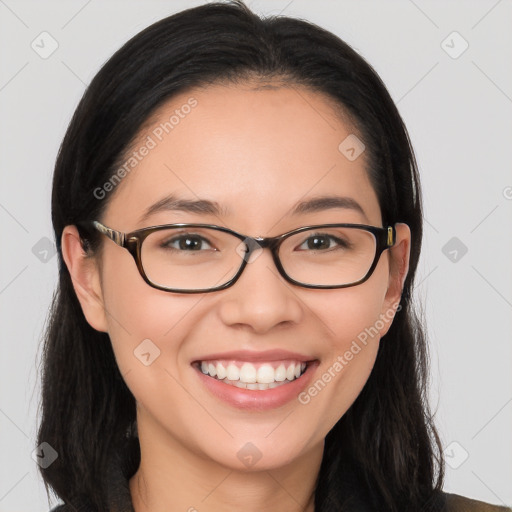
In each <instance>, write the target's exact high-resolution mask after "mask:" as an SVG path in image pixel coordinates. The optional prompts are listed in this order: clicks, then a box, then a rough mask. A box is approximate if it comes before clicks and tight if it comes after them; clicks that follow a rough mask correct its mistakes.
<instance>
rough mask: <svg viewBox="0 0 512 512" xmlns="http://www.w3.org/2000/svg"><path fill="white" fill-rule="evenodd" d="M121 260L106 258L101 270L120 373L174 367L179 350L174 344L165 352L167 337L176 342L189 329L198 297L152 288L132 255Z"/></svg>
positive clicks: (111, 333)
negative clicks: (141, 274) (141, 273)
mask: <svg viewBox="0 0 512 512" xmlns="http://www.w3.org/2000/svg"><path fill="white" fill-rule="evenodd" d="M109 256H110V255H109ZM122 256H123V257H118V258H114V257H109V258H106V260H107V261H108V264H107V265H106V266H105V267H104V270H103V299H104V304H105V311H106V316H107V322H108V328H109V331H108V334H109V336H110V339H111V341H112V346H113V350H114V353H115V356H116V360H117V363H118V365H119V367H120V370H121V372H122V374H123V375H125V374H126V373H127V372H129V371H131V370H136V371H137V372H139V371H141V370H142V368H145V367H146V363H148V364H147V366H149V365H151V366H152V367H156V366H164V365H165V366H167V365H171V366H174V365H175V364H176V358H177V352H178V350H179V346H175V344H173V350H169V348H168V347H169V339H173V338H174V339H180V338H181V333H182V332H183V331H184V330H186V329H187V328H190V326H189V325H188V323H189V322H190V320H191V316H192V315H190V314H189V313H190V311H191V310H192V309H193V308H194V306H195V305H196V303H197V302H198V301H199V300H200V297H198V296H194V295H176V294H172V293H167V292H164V291H160V290H157V289H155V288H152V287H151V286H149V285H148V284H147V283H146V282H145V281H144V280H143V279H142V277H141V276H140V274H139V272H138V270H137V267H136V265H135V262H134V261H133V259H132V258H131V256H130V255H129V254H126V257H124V255H122ZM153 361H154V363H155V364H154V366H153ZM141 367H142V368H141Z"/></svg>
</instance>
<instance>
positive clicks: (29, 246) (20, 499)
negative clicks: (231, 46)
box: [0, 0, 512, 512]
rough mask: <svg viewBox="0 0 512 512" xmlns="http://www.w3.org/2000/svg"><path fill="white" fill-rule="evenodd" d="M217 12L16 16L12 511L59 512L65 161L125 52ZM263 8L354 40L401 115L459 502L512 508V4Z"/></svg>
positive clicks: (54, 8) (6, 256) (2, 300)
mask: <svg viewBox="0 0 512 512" xmlns="http://www.w3.org/2000/svg"><path fill="white" fill-rule="evenodd" d="M201 3H202V2H198V1H191V2H185V1H159V2H156V1H152V2H142V1H137V2H136V1H123V2H121V1H102V2H100V1H99V0H92V1H75V0H73V1H69V0H68V1H66V2H64V1H60V2H50V1H44V2H36V1H18V2H15V1H14V0H0V38H1V39H0V43H1V50H2V53H1V55H2V59H1V61H0V116H1V117H0V119H1V124H0V145H1V147H0V155H1V173H2V185H1V188H0V222H1V225H0V226H1V230H2V231H1V233H2V246H3V248H4V249H3V251H2V253H1V263H2V264H1V267H0V272H1V274H0V312H1V322H2V323H1V325H2V329H1V335H2V357H0V375H1V386H0V433H1V436H0V443H1V445H0V453H1V457H2V464H1V465H0V512H7V511H9V512H13V511H27V512H28V511H31V512H46V511H47V510H48V506H47V501H46V494H45V493H44V488H43V486H42V483H41V480H40V479H39V476H38V472H37V470H36V463H35V462H34V460H33V459H32V457H31V453H32V451H33V449H34V448H35V435H36V428H37V421H38V417H37V406H38V403H39V367H38V361H39V358H40V349H39V344H40V333H41V330H42V328H43V324H44V321H45V317H46V314H47V310H48V306H49V302H50V298H51V295H52V292H53V289H54V286H55V284H56V279H57V265H56V264H57V258H56V257H55V256H54V257H51V254H52V253H51V252H50V253H48V255H47V256H46V258H47V259H48V261H46V262H44V259H45V258H44V249H45V243H46V244H47V243H48V242H47V241H46V242H45V240H43V241H41V239H42V238H43V239H44V237H48V238H50V239H52V238H53V235H52V228H51V222H50V190H51V176H52V171H53V165H54V162H55V157H56V154H57V150H58V147H59V144H60V142H61V140H62V137H63V135H64V132H65V129H66V127H67V124H68V122H69V120H70V118H71V115H72V113H73V110H74V109H75V107H76V104H77V102H78V100H79V98H80V97H81V95H82V94H83V92H84V89H85V87H86V85H87V84H88V83H89V82H90V80H91V79H92V77H93V76H94V74H95V73H96V72H97V71H98V69H99V68H100V66H101V65H102V64H103V63H104V62H105V61H106V60H107V59H108V58H109V57H110V56H111V55H112V53H113V52H114V51H115V50H116V49H117V48H119V47H120V46H121V45H122V44H123V43H124V42H125V41H126V40H128V39H129V38H130V37H131V36H132V35H134V34H136V33H137V32H139V31H140V30H142V29H143V28H145V27H146V26H148V25H150V24H151V23H153V22H155V21H157V20H159V19H161V18H163V17H165V16H167V15H170V14H172V13H174V12H177V11H179V10H182V9H184V8H186V7H189V6H193V5H199V4H201ZM248 3H249V5H250V6H251V7H252V8H253V9H254V10H256V12H258V13H265V14H278V13H280V12H281V13H282V14H286V15H289V16H295V17H302V18H305V19H307V20H310V21H312V22H314V23H316V24H318V25H320V26H322V27H324V28H326V29H328V30H330V31H332V32H334V33H336V34H337V35H339V36H340V37H341V38H342V39H344V40H345V41H346V42H348V43H349V44H350V45H352V46H353V47H354V49H355V50H356V51H358V52H359V53H361V54H362V55H363V57H365V58H366V59H367V60H368V61H369V62H370V64H372V65H373V66H374V68H375V69H376V71H377V72H378V73H379V74H380V76H381V77H382V79H383V81H384V83H385V84H386V86H387V87H388V89H389V91H390V93H391V96H392V97H393V99H394V100H395V102H396V103H397V104H398V108H399V110H400V112H401V114H402V116H403V118H404V120H405V122H406V125H407V127H408V129H409V132H410V135H411V138H412V143H413V146H414V148H415V150H416V155H417V158H418V163H419V168H420V173H421V179H422V184H423V193H424V199H425V238H424V248H423V253H422V257H421V260H420V265H419V276H418V281H417V282H418V283H419V285H418V287H417V298H418V300H419V301H423V303H424V307H425V318H426V321H427V324H428V335H429V338H430V344H431V347H432V350H431V353H432V387H431V397H432V404H433V407H434V409H436V408H437V416H436V418H437V424H438V426H439V429H440V433H441V435H442V439H443V444H444V446H445V447H446V460H447V462H448V465H447V474H446V484H445V490H447V491H449V492H455V493H458V494H463V495H466V496H469V497H473V498H477V499H480V500H484V501H488V502H491V503H496V504H508V505H511V504H512V438H511V432H512V429H511V427H512V372H511V369H512V368H511V366H512V365H511V359H512V358H511V356H512V344H511V333H512V315H511V313H512V266H511V262H512V236H511V233H512V230H511V227H512V174H511V161H512V155H511V152H512V150H511V147H512V118H511V114H512V68H511V63H512V44H511V43H512V30H511V29H510V21H511V20H512V2H511V1H506V0H501V1H496V0H489V1H483V0H479V1H457V2H455V1H453V2H442V1H426V0H415V1H414V2H413V1H412V0H400V1H386V2H381V1H375V0H374V1H361V0H359V1H327V0H323V1H315V2H312V1H310V2H308V1H306V0H292V1H291V2H290V1H289V0H284V1H283V0H279V1H278V0H276V1H270V0H253V1H248ZM43 31H47V32H49V33H50V34H51V36H52V37H53V38H54V39H55V40H56V41H57V42H58V45H59V46H58V49H57V50H56V51H55V52H54V53H53V54H52V55H51V56H49V57H48V58H47V59H42V58H41V57H40V56H39V54H38V53H36V52H35V51H34V50H33V49H32V48H31V43H32V42H33V41H34V40H36V43H37V41H40V39H38V36H39V35H40V34H41V32H43ZM454 31H457V32H458V33H459V34H460V35H461V36H462V38H464V40H465V41H467V43H468V44H469V47H468V48H467V50H466V51H465V52H464V53H462V54H461V55H460V56H459V57H458V58H452V56H453V55H455V54H456V53H458V52H459V51H460V50H461V49H462V48H463V45H464V42H463V40H462V39H460V38H458V36H456V35H455V36H453V35H451V34H452V33H453V32H454ZM448 36H450V37H448ZM447 38H448V39H447ZM443 41H445V43H442V42H443ZM40 45H41V43H40ZM46 48H48V46H46ZM447 51H448V52H451V53H452V56H450V55H449V54H448V53H447ZM453 237H456V238H457V239H458V241H455V243H456V244H458V245H459V247H460V246H461V243H462V244H464V245H465V246H466V247H467V253H466V254H464V255H462V252H461V251H460V249H458V248H457V247H456V246H453V247H452V246H451V245H449V246H448V247H447V248H445V249H444V252H443V247H445V244H447V243H448V241H449V240H450V239H452V238H453ZM452 243H454V242H452ZM36 244H38V245H36ZM34 246H35V249H34ZM454 248H455V250H457V251H458V252H457V261H455V262H454V261H451V260H450V259H449V257H450V258H453V257H454V256H455V253H453V252H452V253H451V254H450V253H449V251H453V249H454ZM445 253H447V254H448V256H449V257H448V256H447V255H445ZM65 392H66V391H65V390H63V393H65ZM466 452H467V459H466V460H464V457H465V456H466ZM451 466H452V467H451ZM456 466H458V467H457V468H456V469H455V467H456ZM55 503H56V501H55Z"/></svg>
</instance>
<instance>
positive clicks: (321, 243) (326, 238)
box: [299, 233, 351, 250]
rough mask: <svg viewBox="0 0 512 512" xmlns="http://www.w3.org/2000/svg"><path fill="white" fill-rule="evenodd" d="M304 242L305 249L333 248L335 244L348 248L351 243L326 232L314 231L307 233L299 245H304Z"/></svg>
mask: <svg viewBox="0 0 512 512" xmlns="http://www.w3.org/2000/svg"><path fill="white" fill-rule="evenodd" d="M304 244H306V248H305V250H322V249H335V248H336V246H338V247H339V248H343V249H349V248H350V245H351V244H350V243H349V242H348V241H346V240H342V239H341V238H339V237H337V236H333V235H328V234H327V233H314V234H312V235H309V236H308V238H307V239H306V240H305V241H304V242H303V243H302V244H301V245H300V246H299V247H302V246H304ZM299 250H301V249H299Z"/></svg>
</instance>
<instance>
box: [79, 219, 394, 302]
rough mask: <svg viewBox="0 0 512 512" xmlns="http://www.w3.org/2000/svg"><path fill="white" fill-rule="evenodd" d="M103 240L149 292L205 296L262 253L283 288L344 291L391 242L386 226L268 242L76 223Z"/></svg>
mask: <svg viewBox="0 0 512 512" xmlns="http://www.w3.org/2000/svg"><path fill="white" fill-rule="evenodd" d="M79 224H80V225H82V226H83V227H92V228H94V229H96V230H98V231H99V232H100V233H103V234H104V235H106V236H107V237H108V238H110V239H111V240H112V241H114V242H115V243H116V244H117V245H119V246H120V247H123V248H125V249H126V250H127V251H128V252H129V253H130V254H131V255H132V256H133V259H134V260H135V263H136V264H137V268H138V270H139V272H140V275H141V276H142V278H143V279H144V281H146V283H147V284H149V285H150V286H152V287H154V288H157V289H158V290H164V291H168V292H175V293H207V292H214V291H217V290H223V289H225V288H228V287H229V286H232V285H233V284H234V283H235V282H236V281H237V280H238V279H239V277H240V276H241V274H242V272H243V270H244V268H245V267H246V266H247V263H251V262H252V261H254V259H255V258H256V257H257V256H258V254H259V253H260V252H261V251H262V250H263V249H266V248H269V249H270V251H271V252H272V257H273V260H274V263H275V265H276V267H277V270H278V271H279V273H280V274H281V276H283V277H284V279H286V281H288V282H290V283H292V284H294V285H297V286H301V287H304V288H321V289H323V288H326V289H330V288H347V287H349V286H355V285H358V284H361V283H363V282H364V281H366V280H367V279H368V278H369V277H370V276H371V275H372V273H373V271H374V270H375V267H376V266H377V263H378V261H379V258H380V255H381V254H382V252H383V251H384V250H386V249H389V248H390V247H392V246H393V245H394V244H395V242H396V230H395V227H394V226H387V227H376V226H367V225H365V224H320V225H313V226H305V227H300V228H297V229H294V230H292V231H288V232H287V233H283V234H282V235H278V236H275V237H268V238H262V237H250V236H245V235H242V234H240V233H237V232H236V231H233V230H231V229H228V228H225V227H221V226H215V225H212V224H183V223H182V224H167V225H161V226H153V227H147V228H143V229H139V230H137V231H132V232H131V233H123V232H121V231H116V230H114V229H111V228H109V227H107V226H104V225H103V224H101V223H100V222H98V221H91V222H85V223H79Z"/></svg>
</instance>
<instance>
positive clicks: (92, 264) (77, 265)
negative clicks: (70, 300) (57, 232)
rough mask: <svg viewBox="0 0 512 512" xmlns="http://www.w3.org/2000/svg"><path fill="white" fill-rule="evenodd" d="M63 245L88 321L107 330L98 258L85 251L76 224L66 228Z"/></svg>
mask: <svg viewBox="0 0 512 512" xmlns="http://www.w3.org/2000/svg"><path fill="white" fill-rule="evenodd" d="M61 246H62V256H63V258H64V261H65V263H66V266H67V268H68V271H69V274H70V275H71V281H72V282H73V287H74V289H75V293H76V295H77V297H78V300H79V301H80V305H81V306H82V311H83V312H84V315H85V318H86V319H87V322H88V323H89V325H90V326H91V327H93V328H94V329H96V330H97V331H102V332H107V319H106V315H105V307H104V304H103V293H102V289H101V280H100V271H99V268H98V262H97V260H96V258H94V257H92V256H91V255H88V254H87V253H86V252H85V251H84V249H83V247H82V243H81V239H80V235H79V233H78V230H77V228H76V226H73V225H70V226H66V227H65V228H64V230H63V232H62V237H61Z"/></svg>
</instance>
